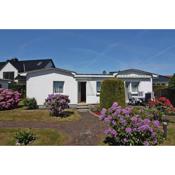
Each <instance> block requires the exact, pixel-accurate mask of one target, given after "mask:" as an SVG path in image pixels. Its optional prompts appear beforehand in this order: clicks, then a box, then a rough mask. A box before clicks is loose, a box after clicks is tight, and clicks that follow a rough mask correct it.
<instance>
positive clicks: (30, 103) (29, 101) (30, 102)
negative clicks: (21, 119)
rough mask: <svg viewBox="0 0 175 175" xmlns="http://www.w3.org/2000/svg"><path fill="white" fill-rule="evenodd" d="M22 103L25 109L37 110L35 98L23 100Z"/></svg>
mask: <svg viewBox="0 0 175 175" xmlns="http://www.w3.org/2000/svg"><path fill="white" fill-rule="evenodd" d="M23 103H24V106H25V107H26V108H27V109H38V105H37V101H36V99H35V98H26V99H24V100H23Z"/></svg>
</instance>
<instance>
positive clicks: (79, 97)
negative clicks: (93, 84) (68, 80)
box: [78, 81, 87, 103]
mask: <svg viewBox="0 0 175 175" xmlns="http://www.w3.org/2000/svg"><path fill="white" fill-rule="evenodd" d="M82 83H85V100H84V101H82V99H81V97H82V89H81V86H82ZM86 85H87V82H86V81H78V103H83V102H84V103H86V100H87V93H86V92H87V89H86Z"/></svg>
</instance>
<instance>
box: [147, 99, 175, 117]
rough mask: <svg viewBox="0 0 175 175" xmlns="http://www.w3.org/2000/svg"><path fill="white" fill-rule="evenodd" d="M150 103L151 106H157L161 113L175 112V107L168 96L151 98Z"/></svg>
mask: <svg viewBox="0 0 175 175" xmlns="http://www.w3.org/2000/svg"><path fill="white" fill-rule="evenodd" d="M148 105H149V107H150V108H156V109H157V110H158V111H159V112H160V114H161V115H165V114H171V113H175V108H174V107H173V105H172V104H171V102H170V100H169V99H167V98H166V97H159V98H155V99H153V100H150V101H149V103H148Z"/></svg>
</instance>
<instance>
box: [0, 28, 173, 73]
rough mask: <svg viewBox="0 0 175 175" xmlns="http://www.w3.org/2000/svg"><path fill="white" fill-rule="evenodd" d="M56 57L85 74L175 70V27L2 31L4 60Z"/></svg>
mask: <svg viewBox="0 0 175 175" xmlns="http://www.w3.org/2000/svg"><path fill="white" fill-rule="evenodd" d="M11 57H17V58H19V59H43V58H52V59H53V61H54V62H55V65H56V66H57V67H60V68H65V69H70V70H74V71H77V72H82V73H101V72H102V71H103V70H106V71H117V70H122V69H127V68H138V69H143V70H146V71H151V72H155V73H160V74H167V75H169V74H172V73H174V72H175V30H0V61H3V60H5V59H7V58H11Z"/></svg>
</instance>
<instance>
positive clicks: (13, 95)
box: [0, 88, 21, 110]
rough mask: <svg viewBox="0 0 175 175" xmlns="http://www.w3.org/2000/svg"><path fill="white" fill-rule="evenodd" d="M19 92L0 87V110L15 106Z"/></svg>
mask: <svg viewBox="0 0 175 175" xmlns="http://www.w3.org/2000/svg"><path fill="white" fill-rule="evenodd" d="M20 97H21V94H20V93H19V92H18V91H13V90H10V89H4V88H0V110H9V109H14V108H17V106H18V103H19V101H20Z"/></svg>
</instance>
